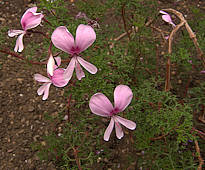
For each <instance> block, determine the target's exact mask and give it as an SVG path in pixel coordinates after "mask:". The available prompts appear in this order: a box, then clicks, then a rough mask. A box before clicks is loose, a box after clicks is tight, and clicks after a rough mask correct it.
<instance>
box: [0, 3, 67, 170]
mask: <svg viewBox="0 0 205 170" xmlns="http://www.w3.org/2000/svg"><path fill="white" fill-rule="evenodd" d="M0 3H1V5H0V6H1V12H0V16H1V25H3V26H8V27H9V28H11V27H13V28H14V27H15V28H16V29H19V28H20V24H19V21H20V18H21V16H22V14H23V13H24V11H25V9H26V8H28V7H29V6H32V5H33V4H28V2H26V1H22V0H10V1H0ZM18 27H19V28H18ZM15 39H16V38H11V40H8V41H15ZM9 46H10V45H9ZM12 48H13V47H12ZM0 65H1V67H0V141H1V146H0V169H4V170H7V169H8V170H11V169H56V168H55V166H54V165H53V164H52V162H44V161H43V162H42V161H41V160H39V158H38V157H37V156H36V154H35V153H36V152H35V151H33V150H32V148H31V145H32V144H33V143H34V142H36V141H40V142H42V144H45V143H43V141H42V137H43V136H45V135H47V134H49V133H50V131H51V130H52V129H53V128H54V125H53V124H51V122H49V121H47V120H45V118H44V115H45V113H48V114H50V115H53V116H56V115H57V114H58V112H59V109H62V108H63V107H65V103H66V100H65V98H64V97H63V94H64V90H63V89H62V88H55V87H52V86H51V89H50V94H49V98H48V100H47V101H42V96H38V95H37V92H36V91H37V89H38V88H39V86H40V85H39V84H38V83H37V82H36V81H35V80H34V79H33V76H34V74H35V73H40V74H42V75H45V74H46V72H45V71H46V70H45V67H42V66H39V65H32V66H29V65H28V64H25V63H24V61H21V60H18V59H17V58H14V57H12V56H10V55H9V56H8V55H4V54H2V53H1V56H0ZM45 76H46V75H45Z"/></svg>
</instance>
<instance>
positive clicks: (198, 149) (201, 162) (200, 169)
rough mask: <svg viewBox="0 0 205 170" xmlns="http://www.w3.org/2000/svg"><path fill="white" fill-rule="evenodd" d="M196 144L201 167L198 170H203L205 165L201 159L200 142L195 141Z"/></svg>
mask: <svg viewBox="0 0 205 170" xmlns="http://www.w3.org/2000/svg"><path fill="white" fill-rule="evenodd" d="M194 143H195V148H196V152H197V156H198V159H199V166H198V168H197V170H202V166H203V165H204V160H203V159H202V157H201V154H200V148H199V144H198V141H197V140H196V139H195V141H194Z"/></svg>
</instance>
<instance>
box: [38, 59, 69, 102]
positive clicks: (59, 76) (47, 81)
mask: <svg viewBox="0 0 205 170" xmlns="http://www.w3.org/2000/svg"><path fill="white" fill-rule="evenodd" d="M55 61H56V63H57V65H55V62H54V59H53V56H52V55H51V56H50V58H49V60H48V63H47V72H48V77H49V78H47V77H44V76H42V75H41V74H35V75H34V79H35V80H36V81H38V82H41V83H43V85H42V86H41V87H40V88H39V89H38V90H37V93H38V95H42V94H43V98H42V99H43V100H46V99H47V98H48V95H49V88H50V86H51V84H53V85H54V86H56V87H64V86H66V85H67V84H68V81H66V80H65V79H64V76H63V75H64V72H65V69H63V68H58V67H59V66H60V64H61V58H60V57H55ZM52 69H53V71H52ZM50 73H51V74H53V75H52V76H51V74H50Z"/></svg>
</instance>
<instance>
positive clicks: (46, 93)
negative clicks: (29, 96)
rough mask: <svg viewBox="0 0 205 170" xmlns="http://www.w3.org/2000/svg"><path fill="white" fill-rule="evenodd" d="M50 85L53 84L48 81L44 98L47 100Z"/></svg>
mask: <svg viewBox="0 0 205 170" xmlns="http://www.w3.org/2000/svg"><path fill="white" fill-rule="evenodd" d="M50 86H51V83H48V84H47V85H46V87H45V91H44V94H43V98H42V100H46V99H47V98H48V95H49V88H50Z"/></svg>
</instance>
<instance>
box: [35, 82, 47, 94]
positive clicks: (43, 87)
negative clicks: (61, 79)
mask: <svg viewBox="0 0 205 170" xmlns="http://www.w3.org/2000/svg"><path fill="white" fill-rule="evenodd" d="M47 84H48V83H44V84H43V85H42V86H41V87H39V89H38V90H37V94H38V95H39V96H40V95H42V94H43V93H44V91H45V88H46V85H47Z"/></svg>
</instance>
